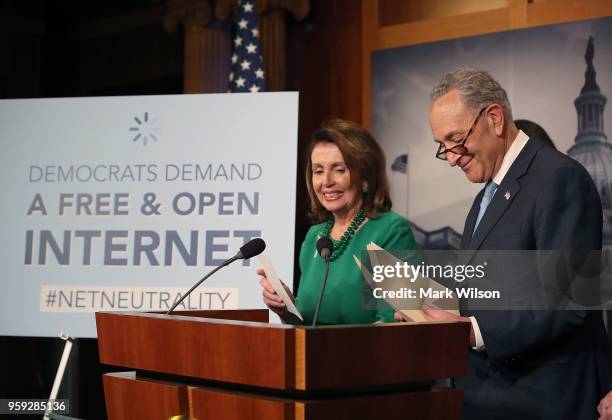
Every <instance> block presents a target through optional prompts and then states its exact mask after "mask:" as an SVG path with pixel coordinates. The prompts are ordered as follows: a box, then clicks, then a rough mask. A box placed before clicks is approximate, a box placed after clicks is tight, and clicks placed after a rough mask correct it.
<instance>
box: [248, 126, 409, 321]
mask: <svg viewBox="0 0 612 420" xmlns="http://www.w3.org/2000/svg"><path fill="white" fill-rule="evenodd" d="M385 170H386V168H385V158H384V154H383V152H382V149H381V148H380V146H379V145H378V143H377V142H376V140H374V138H373V137H372V135H371V134H370V133H369V132H368V131H367V130H366V129H364V128H363V127H361V126H359V125H358V124H356V123H354V122H351V121H345V120H340V119H334V120H329V121H326V122H324V123H323V124H322V125H321V127H320V128H319V129H318V130H317V131H316V132H315V133H314V134H313V135H312V139H311V142H310V146H309V148H308V162H307V165H306V187H307V189H308V195H309V198H310V213H309V217H310V219H311V221H312V222H313V223H314V225H313V226H312V227H311V228H310V230H309V231H308V233H307V234H306V238H305V239H304V242H303V243H302V247H301V249H300V270H301V278H300V284H299V288H298V292H297V297H296V298H295V305H296V307H297V308H298V310H299V311H300V312H301V313H302V316H303V317H304V323H306V324H310V323H312V319H313V317H314V312H315V307H316V304H317V299H318V297H319V291H320V287H321V283H322V281H323V276H324V273H325V261H324V260H323V258H321V257H320V256H319V255H318V254H317V249H316V243H317V241H318V240H319V239H320V238H322V237H324V236H329V237H330V238H331V240H332V242H333V245H334V250H333V253H332V255H331V258H330V260H331V264H330V268H329V277H328V280H327V284H326V286H325V292H324V295H323V300H322V303H321V308H320V312H319V318H318V323H319V324H365V323H372V322H377V321H383V322H393V321H394V318H393V313H394V311H393V310H392V309H391V308H390V307H389V306H388V305H386V304H384V303H382V302H378V304H377V305H374V307H371V305H365V304H364V300H363V296H364V283H363V281H362V276H361V271H360V270H359V268H358V267H357V264H356V263H355V260H354V257H353V255H355V256H357V257H358V258H360V259H361V257H362V251H364V250H366V246H367V245H368V244H369V243H370V242H374V243H375V244H377V245H378V246H380V247H382V248H384V249H386V250H388V251H399V250H415V249H416V243H415V241H414V237H413V235H412V230H411V228H410V224H409V223H408V221H407V220H406V219H404V218H403V217H401V216H400V215H398V214H397V213H395V212H392V211H391V199H390V197H389V183H388V181H387V175H386V172H385ZM257 273H258V274H259V275H261V276H262V278H261V279H260V284H261V286H262V287H263V300H264V303H265V304H266V305H267V306H268V307H269V308H270V309H271V310H272V311H274V312H276V313H277V314H278V315H279V316H280V317H281V319H282V318H283V315H284V314H285V311H286V308H285V304H284V303H283V302H282V300H281V299H280V297H279V296H278V295H277V294H276V293H275V292H274V289H273V288H272V286H271V285H270V283H269V282H268V280H267V279H266V278H265V273H264V271H263V270H262V269H259V270H258V271H257ZM285 288H286V289H287V292H288V294H289V296H290V297H292V298H293V296H292V294H291V292H290V290H289V289H288V288H287V287H286V286H285ZM366 293H367V291H366ZM370 296H371V294H370Z"/></svg>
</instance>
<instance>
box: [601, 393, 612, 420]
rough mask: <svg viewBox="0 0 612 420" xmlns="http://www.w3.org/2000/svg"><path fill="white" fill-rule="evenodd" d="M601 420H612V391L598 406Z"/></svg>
mask: <svg viewBox="0 0 612 420" xmlns="http://www.w3.org/2000/svg"><path fill="white" fill-rule="evenodd" d="M597 412H598V413H599V420H612V391H610V392H608V394H607V395H606V396H605V397H603V399H602V400H601V401H600V403H599V405H598V406H597Z"/></svg>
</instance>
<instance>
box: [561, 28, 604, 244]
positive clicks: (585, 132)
mask: <svg viewBox="0 0 612 420" xmlns="http://www.w3.org/2000/svg"><path fill="white" fill-rule="evenodd" d="M594 56H595V47H594V43H593V37H589V41H588V44H587V49H586V52H585V54H584V58H585V61H586V63H587V69H586V71H585V73H584V79H585V80H584V86H583V87H582V89H581V91H580V95H579V96H578V97H577V98H576V100H575V101H574V104H575V105H576V112H577V114H578V133H577V134H576V138H575V142H576V144H574V145H573V146H572V147H570V149H569V150H568V151H567V154H568V155H569V156H571V157H572V158H574V159H576V160H577V161H578V162H580V163H581V164H582V165H583V166H584V167H585V168H586V170H587V171H588V172H589V174H590V175H591V177H592V178H593V181H594V182H595V185H596V187H597V190H598V191H599V196H600V198H601V204H602V207H603V214H604V216H603V245H604V246H608V247H609V246H612V186H611V183H612V144H610V143H609V142H608V137H607V136H606V134H605V132H604V119H603V113H604V108H605V106H606V102H607V98H606V96H605V95H603V94H602V93H601V89H600V88H599V86H598V85H597V81H596V80H595V76H596V73H595V67H594V66H593V57H594Z"/></svg>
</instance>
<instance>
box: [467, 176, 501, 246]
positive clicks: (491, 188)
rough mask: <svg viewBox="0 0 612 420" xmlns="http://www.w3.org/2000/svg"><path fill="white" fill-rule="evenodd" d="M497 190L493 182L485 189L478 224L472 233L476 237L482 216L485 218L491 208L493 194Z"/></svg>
mask: <svg viewBox="0 0 612 420" xmlns="http://www.w3.org/2000/svg"><path fill="white" fill-rule="evenodd" d="M496 189H497V184H496V183H495V182H493V181H489V183H488V184H487V186H486V187H485V190H484V194H483V195H482V201H481V202H480V211H479V212H478V217H477V218H476V224H475V225H474V231H473V233H472V236H474V233H475V232H476V229H477V228H478V224H479V223H480V220H481V219H482V216H484V213H485V211H486V210H487V207H489V203H490V202H491V199H492V198H493V194H494V193H495V190H496Z"/></svg>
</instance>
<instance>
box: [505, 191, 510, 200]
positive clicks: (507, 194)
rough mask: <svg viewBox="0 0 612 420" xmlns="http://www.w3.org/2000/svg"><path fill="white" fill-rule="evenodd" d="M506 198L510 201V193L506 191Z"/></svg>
mask: <svg viewBox="0 0 612 420" xmlns="http://www.w3.org/2000/svg"><path fill="white" fill-rule="evenodd" d="M504 197H505V198H506V200H510V191H506V194H504Z"/></svg>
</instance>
